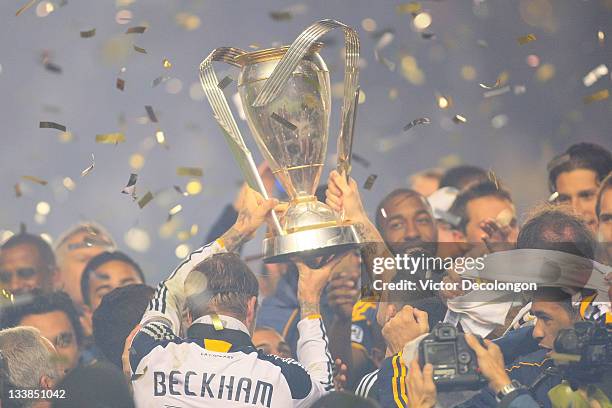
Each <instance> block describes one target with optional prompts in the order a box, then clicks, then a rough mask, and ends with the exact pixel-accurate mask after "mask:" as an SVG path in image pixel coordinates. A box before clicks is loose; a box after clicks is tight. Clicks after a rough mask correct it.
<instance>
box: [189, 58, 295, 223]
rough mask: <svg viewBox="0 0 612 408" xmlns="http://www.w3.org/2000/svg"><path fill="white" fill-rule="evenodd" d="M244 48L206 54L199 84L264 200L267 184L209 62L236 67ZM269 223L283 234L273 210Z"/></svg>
mask: <svg viewBox="0 0 612 408" xmlns="http://www.w3.org/2000/svg"><path fill="white" fill-rule="evenodd" d="M245 53H246V51H244V50H241V49H239V48H232V47H222V48H217V49H215V50H214V51H213V52H211V53H210V54H209V55H208V57H206V58H205V59H204V61H202V63H201V64H200V83H201V84H202V88H203V89H204V93H205V94H206V97H207V98H208V102H209V103H210V105H211V106H212V108H213V113H214V115H215V119H216V120H217V123H218V124H219V126H220V127H221V130H222V131H223V134H224V136H225V139H226V141H227V144H228V145H229V147H230V150H231V151H232V155H233V156H234V159H235V160H236V162H237V163H238V166H239V167H240V170H241V171H242V174H243V175H244V178H245V181H246V183H247V184H248V185H249V187H251V188H252V189H254V190H257V191H259V192H260V193H261V195H262V196H263V198H265V199H266V200H267V199H269V198H270V196H269V194H268V192H267V191H266V187H265V186H264V183H263V180H262V179H261V176H260V175H259V172H258V171H257V165H256V164H255V161H254V160H253V155H252V154H251V151H250V150H249V149H248V148H247V146H246V144H245V143H244V139H243V138H242V135H241V134H240V129H238V125H237V124H236V120H235V119H234V116H233V115H232V111H231V110H230V107H229V105H228V103H227V99H226V98H225V94H224V93H223V90H222V89H221V88H219V80H218V79H217V75H216V74H215V71H214V69H213V66H212V63H213V62H214V61H221V62H226V63H228V64H231V65H234V66H237V67H239V66H240V65H238V64H237V63H236V62H234V59H235V58H236V57H238V56H240V55H243V54H245ZM271 214H272V222H273V224H274V229H275V230H276V233H277V234H278V235H284V234H285V232H284V230H283V229H282V228H281V225H280V222H279V221H278V216H277V215H276V212H275V211H274V210H272V213H271Z"/></svg>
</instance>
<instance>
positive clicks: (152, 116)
mask: <svg viewBox="0 0 612 408" xmlns="http://www.w3.org/2000/svg"><path fill="white" fill-rule="evenodd" d="M145 110H146V111H147V116H148V117H149V120H150V121H151V122H154V123H157V116H155V112H153V107H152V106H149V105H146V106H145Z"/></svg>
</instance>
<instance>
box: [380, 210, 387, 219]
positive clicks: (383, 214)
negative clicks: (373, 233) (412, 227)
mask: <svg viewBox="0 0 612 408" xmlns="http://www.w3.org/2000/svg"><path fill="white" fill-rule="evenodd" d="M380 213H381V214H382V216H383V218H387V212H386V211H385V209H384V208H381V209H380Z"/></svg>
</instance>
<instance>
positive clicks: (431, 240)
mask: <svg viewBox="0 0 612 408" xmlns="http://www.w3.org/2000/svg"><path fill="white" fill-rule="evenodd" d="M384 210H385V214H386V217H383V219H382V223H381V226H382V231H381V233H382V236H383V239H384V240H385V242H386V243H387V245H389V247H390V248H391V250H392V251H393V252H394V253H396V254H397V253H400V254H401V253H405V252H407V251H408V250H410V249H412V248H423V249H425V250H427V251H428V252H429V253H432V254H433V253H435V251H436V241H437V230H436V224H435V221H434V219H433V217H432V216H431V213H430V210H429V205H428V204H427V202H426V201H425V200H424V199H422V198H421V197H418V196H410V195H406V194H402V195H399V196H396V197H393V198H392V199H391V200H389V201H388V202H387V204H386V205H385V206H384Z"/></svg>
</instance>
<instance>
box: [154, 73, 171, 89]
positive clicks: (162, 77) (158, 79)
mask: <svg viewBox="0 0 612 408" xmlns="http://www.w3.org/2000/svg"><path fill="white" fill-rule="evenodd" d="M169 79H170V77H167V76H163V75H162V76H160V77H157V78H155V79H154V80H153V84H152V85H153V88H155V87H156V86H157V85H159V84H161V83H162V82H166V81H167V80H169Z"/></svg>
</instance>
